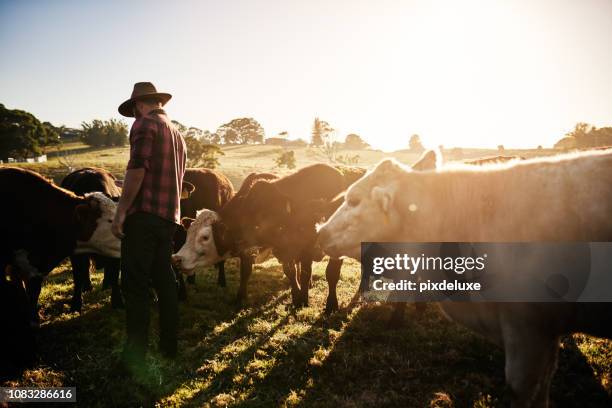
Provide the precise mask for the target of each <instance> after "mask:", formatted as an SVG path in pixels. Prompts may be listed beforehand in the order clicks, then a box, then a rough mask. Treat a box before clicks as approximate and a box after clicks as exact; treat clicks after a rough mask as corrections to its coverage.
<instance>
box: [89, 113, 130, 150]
mask: <svg viewBox="0 0 612 408" xmlns="http://www.w3.org/2000/svg"><path fill="white" fill-rule="evenodd" d="M81 126H82V129H83V130H82V131H81V140H82V141H83V143H85V144H88V145H90V146H94V147H101V146H125V145H126V143H127V136H128V127H127V124H126V123H125V122H123V121H122V120H117V119H109V120H106V121H102V120H100V119H94V120H92V121H91V123H88V122H83V123H82V124H81Z"/></svg>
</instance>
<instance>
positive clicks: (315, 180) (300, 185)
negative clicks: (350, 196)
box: [273, 163, 346, 202]
mask: <svg viewBox="0 0 612 408" xmlns="http://www.w3.org/2000/svg"><path fill="white" fill-rule="evenodd" d="M273 183H274V184H275V185H276V187H277V188H278V189H279V190H280V191H281V192H282V193H283V194H285V195H286V196H287V197H289V198H290V199H291V200H295V201H296V202H304V201H307V200H314V199H327V200H331V199H332V198H334V197H335V196H337V195H338V194H339V193H341V192H342V191H343V190H344V189H345V188H346V186H345V185H346V179H345V178H344V175H343V174H342V173H341V172H340V171H339V170H338V169H336V168H334V167H332V166H329V165H327V164H322V163H318V164H313V165H311V166H307V167H304V168H302V169H300V170H298V171H296V172H295V173H293V174H290V175H288V176H285V177H283V178H281V179H279V180H277V181H274V182H273Z"/></svg>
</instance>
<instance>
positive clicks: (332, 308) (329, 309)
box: [325, 299, 338, 315]
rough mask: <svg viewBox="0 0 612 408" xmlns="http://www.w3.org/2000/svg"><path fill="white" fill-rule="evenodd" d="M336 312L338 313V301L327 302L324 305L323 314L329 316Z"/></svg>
mask: <svg viewBox="0 0 612 408" xmlns="http://www.w3.org/2000/svg"><path fill="white" fill-rule="evenodd" d="M337 311H338V301H337V300H336V299H334V300H328V301H327V303H326V304H325V314H326V315H330V314H332V313H334V312H337Z"/></svg>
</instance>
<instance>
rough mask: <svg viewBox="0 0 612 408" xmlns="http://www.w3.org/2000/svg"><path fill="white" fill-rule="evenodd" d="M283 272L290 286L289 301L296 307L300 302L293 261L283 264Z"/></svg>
mask: <svg viewBox="0 0 612 408" xmlns="http://www.w3.org/2000/svg"><path fill="white" fill-rule="evenodd" d="M283 272H284V273H285V276H286V277H287V279H289V285H290V286H291V299H292V301H293V305H294V306H297V305H298V304H299V300H300V285H298V281H297V269H296V264H295V262H294V261H289V262H283Z"/></svg>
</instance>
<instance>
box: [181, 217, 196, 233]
mask: <svg viewBox="0 0 612 408" xmlns="http://www.w3.org/2000/svg"><path fill="white" fill-rule="evenodd" d="M194 221H195V220H194V219H193V218H189V217H183V218H182V219H181V225H182V226H183V228H185V229H186V230H188V229H189V227H191V223H193V222H194Z"/></svg>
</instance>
